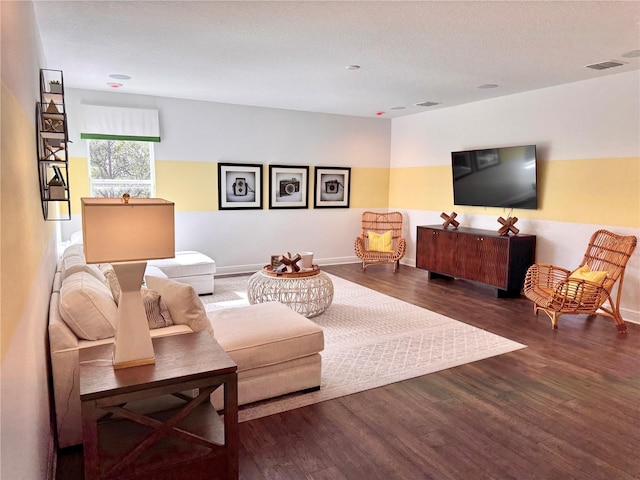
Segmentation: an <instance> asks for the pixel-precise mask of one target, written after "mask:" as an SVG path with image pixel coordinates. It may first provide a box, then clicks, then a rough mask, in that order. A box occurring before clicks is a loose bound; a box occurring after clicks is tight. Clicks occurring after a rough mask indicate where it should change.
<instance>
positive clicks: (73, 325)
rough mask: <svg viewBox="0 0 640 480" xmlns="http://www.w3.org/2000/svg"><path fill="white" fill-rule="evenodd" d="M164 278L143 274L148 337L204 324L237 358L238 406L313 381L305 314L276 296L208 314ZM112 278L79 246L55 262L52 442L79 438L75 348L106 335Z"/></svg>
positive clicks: (315, 365)
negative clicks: (54, 432) (54, 438)
mask: <svg viewBox="0 0 640 480" xmlns="http://www.w3.org/2000/svg"><path fill="white" fill-rule="evenodd" d="M165 277H166V276H165V275H163V274H162V273H158V270H157V269H155V268H151V269H149V271H148V272H147V276H146V277H145V278H146V288H143V290H142V291H143V300H144V303H145V309H146V311H147V318H148V320H149V326H150V329H151V330H150V331H151V336H152V337H158V336H165V335H179V334H185V333H190V332H194V331H202V330H205V331H209V332H210V333H211V334H212V335H213V336H214V338H215V339H216V340H217V341H218V343H219V344H220V345H221V346H222V348H223V349H224V350H225V351H226V352H227V353H228V354H229V356H230V357H231V358H232V359H233V360H234V361H235V362H236V364H237V365H238V403H239V404H240V405H244V404H247V403H251V402H256V401H259V400H264V399H268V398H272V397H277V396H280V395H284V394H287V393H292V392H298V391H305V390H311V389H317V388H319V387H320V373H321V364H322V360H321V356H320V352H321V351H322V350H323V348H324V335H323V332H322V329H320V328H319V327H318V326H317V325H316V324H315V323H313V322H312V321H311V320H308V319H306V318H305V317H303V316H302V315H300V314H298V313H296V312H294V311H293V310H291V309H289V308H288V307H286V306H285V305H283V304H280V303H277V302H271V303H265V304H259V305H251V306H248V307H238V308H231V309H223V310H218V311H215V312H211V313H208V314H207V313H206V312H205V309H204V306H203V304H202V302H201V300H200V298H199V297H198V295H197V293H196V291H195V290H194V288H193V287H192V286H191V285H189V284H185V283H180V282H176V281H174V280H172V279H170V278H165ZM115 280H117V279H115V274H114V273H113V272H112V267H111V266H110V265H108V264H106V265H100V266H98V265H89V264H87V263H86V262H85V260H84V253H83V248H82V245H72V246H70V247H68V248H67V249H66V250H65V252H64V253H63V255H62V257H61V259H60V261H59V262H58V268H57V271H56V274H55V279H54V283H53V289H52V290H53V291H52V294H51V302H50V308H49V326H48V330H49V350H50V357H51V369H52V377H53V394H54V395H53V397H54V402H55V416H56V430H57V442H58V447H59V448H64V447H69V446H72V445H76V444H80V443H82V425H81V412H80V390H79V352H80V350H82V349H84V348H89V347H91V346H94V345H100V344H105V343H112V342H113V335H114V325H115V317H116V312H117V303H116V300H117V298H118V288H117V283H116V281H115ZM188 354H189V352H185V355H188ZM134 368H153V367H149V366H147V367H134ZM220 399H221V392H215V393H214V394H213V395H212V399H211V400H212V403H213V404H214V406H216V407H220V406H221V403H220Z"/></svg>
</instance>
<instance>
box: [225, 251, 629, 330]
mask: <svg viewBox="0 0 640 480" xmlns="http://www.w3.org/2000/svg"><path fill="white" fill-rule="evenodd" d="M360 262H361V260H360V259H359V258H358V257H356V256H353V257H333V258H320V259H317V260H316V261H315V263H317V264H318V265H320V266H322V265H343V264H348V263H360ZM400 264H401V265H406V266H408V267H415V266H416V260H415V258H403V259H402V260H400ZM262 267H264V265H263V264H250V265H236V266H232V267H218V268H216V274H215V275H216V277H218V276H220V277H223V276H230V275H246V274H251V273H255V272H257V271H259V270H262ZM620 313H622V318H624V320H625V322H629V323H636V324H640V312H638V311H635V310H630V309H625V308H621V309H620Z"/></svg>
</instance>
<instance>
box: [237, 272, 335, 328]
mask: <svg viewBox="0 0 640 480" xmlns="http://www.w3.org/2000/svg"><path fill="white" fill-rule="evenodd" d="M248 297H249V303H250V304H252V305H253V304H255V303H266V302H280V303H284V304H285V305H287V306H288V307H289V308H291V309H292V310H295V311H296V312H298V313H299V314H301V315H304V316H305V317H307V318H311V317H315V316H316V315H319V314H321V313H322V312H324V311H325V310H326V309H327V307H328V306H329V305H331V301H332V300H333V283H332V282H331V279H330V278H329V276H328V275H327V274H326V273H324V272H319V273H318V274H317V275H313V276H305V277H284V276H283V277H277V276H272V275H267V274H265V273H263V272H262V271H260V272H257V273H254V274H253V275H252V276H251V278H249V287H248Z"/></svg>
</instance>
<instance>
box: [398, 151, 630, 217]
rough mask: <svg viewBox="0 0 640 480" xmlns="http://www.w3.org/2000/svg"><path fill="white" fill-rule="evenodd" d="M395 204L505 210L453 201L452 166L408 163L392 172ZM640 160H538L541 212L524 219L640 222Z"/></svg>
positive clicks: (419, 207) (526, 213)
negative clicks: (420, 165) (423, 165)
mask: <svg viewBox="0 0 640 480" xmlns="http://www.w3.org/2000/svg"><path fill="white" fill-rule="evenodd" d="M389 183H390V185H389V205H390V206H391V207H392V208H404V209H413V210H436V211H437V210H448V211H451V210H454V209H455V211H456V212H458V213H472V214H487V213H490V212H491V211H495V212H496V214H497V215H501V214H502V212H503V210H504V209H502V208H490V207H464V206H459V205H458V206H455V208H454V205H453V192H452V179H451V167H449V166H448V165H447V166H434V167H404V168H393V169H391V172H390V182H389ZM639 185H640V158H638V157H630V158H597V159H579V160H556V161H548V162H538V210H522V209H518V210H514V215H516V216H518V217H520V218H532V219H541V220H552V221H561V222H571V223H592V224H602V225H619V226H624V227H635V228H637V227H639V226H640V189H639V188H638V186H639Z"/></svg>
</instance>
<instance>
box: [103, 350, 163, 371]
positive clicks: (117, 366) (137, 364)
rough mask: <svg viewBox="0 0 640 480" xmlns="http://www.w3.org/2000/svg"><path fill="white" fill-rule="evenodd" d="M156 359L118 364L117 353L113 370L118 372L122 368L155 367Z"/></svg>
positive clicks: (143, 359) (142, 359)
mask: <svg viewBox="0 0 640 480" xmlns="http://www.w3.org/2000/svg"><path fill="white" fill-rule="evenodd" d="M155 363H156V358H155V357H151V358H141V359H140V360H129V361H124V362H116V357H115V353H114V354H113V368H114V369H116V370H118V369H120V368H130V367H141V366H142V365H154V364H155Z"/></svg>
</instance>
